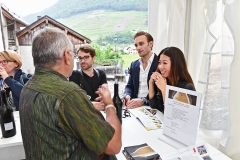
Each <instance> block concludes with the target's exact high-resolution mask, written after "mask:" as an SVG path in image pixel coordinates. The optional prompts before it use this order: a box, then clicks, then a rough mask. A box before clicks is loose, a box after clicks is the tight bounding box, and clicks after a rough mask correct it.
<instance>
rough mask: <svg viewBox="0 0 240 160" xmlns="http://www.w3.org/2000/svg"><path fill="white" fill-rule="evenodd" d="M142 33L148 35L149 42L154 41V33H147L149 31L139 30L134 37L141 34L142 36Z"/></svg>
mask: <svg viewBox="0 0 240 160" xmlns="http://www.w3.org/2000/svg"><path fill="white" fill-rule="evenodd" d="M142 35H144V36H146V37H147V41H148V42H151V41H153V37H152V35H151V34H149V33H147V32H144V31H139V32H137V33H136V34H135V36H134V39H135V38H136V37H139V36H142Z"/></svg>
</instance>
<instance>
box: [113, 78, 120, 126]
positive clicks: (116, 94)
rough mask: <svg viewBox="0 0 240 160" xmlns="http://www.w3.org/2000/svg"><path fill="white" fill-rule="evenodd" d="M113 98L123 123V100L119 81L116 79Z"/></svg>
mask: <svg viewBox="0 0 240 160" xmlns="http://www.w3.org/2000/svg"><path fill="white" fill-rule="evenodd" d="M112 100H113V103H114V106H115V107H116V110H117V116H118V119H119V121H120V123H121V124H122V100H121V98H120V97H119V94H118V82H117V81H115V83H114V96H113V99H112Z"/></svg>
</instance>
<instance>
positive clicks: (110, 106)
mask: <svg viewBox="0 0 240 160" xmlns="http://www.w3.org/2000/svg"><path fill="white" fill-rule="evenodd" d="M108 108H114V109H115V112H116V113H117V110H116V107H115V106H114V105H112V104H109V105H107V106H106V107H105V112H107V109H108Z"/></svg>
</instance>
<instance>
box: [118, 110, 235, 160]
mask: <svg viewBox="0 0 240 160" xmlns="http://www.w3.org/2000/svg"><path fill="white" fill-rule="evenodd" d="M130 112H131V109H130ZM157 117H158V118H159V119H160V120H161V121H163V114H162V113H161V112H159V111H158V113H157ZM162 132H163V130H162V129H156V130H150V131H147V130H146V129H145V127H144V126H143V125H142V124H141V123H140V122H139V121H138V120H137V119H136V118H135V117H134V116H133V115H132V116H131V117H130V118H129V117H127V118H123V119H122V149H121V152H120V153H119V154H117V155H116V157H117V159H118V160H126V158H125V157H124V155H123V153H122V150H123V149H124V147H127V146H133V145H139V144H143V143H147V144H148V145H149V146H150V147H151V148H153V150H155V151H156V152H157V153H159V154H160V156H164V155H169V154H171V153H173V152H176V151H177V149H176V148H174V147H172V146H171V145H169V144H167V143H165V142H163V141H161V140H159V136H160V135H162ZM196 143H197V144H198V143H204V144H205V145H206V146H207V148H208V150H209V155H210V156H211V158H212V159H213V160H231V159H230V158H229V157H227V156H226V155H224V154H223V153H221V152H220V151H218V150H217V149H216V148H214V147H212V146H211V145H209V144H207V143H206V142H204V141H202V140H201V139H198V138H197V140H196ZM163 160H164V159H163Z"/></svg>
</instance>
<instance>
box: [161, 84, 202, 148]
mask: <svg viewBox="0 0 240 160" xmlns="http://www.w3.org/2000/svg"><path fill="white" fill-rule="evenodd" d="M165 97H166V98H165V110H164V120H163V121H164V126H163V135H165V136H168V137H170V138H172V139H174V140H176V141H178V142H181V143H182V144H184V145H186V146H191V145H195V142H196V137H197V129H198V121H199V113H200V105H201V93H198V92H195V91H191V90H187V89H183V88H178V87H173V86H169V85H167V87H166V96H165Z"/></svg>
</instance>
